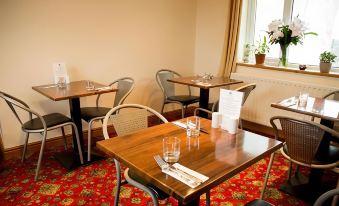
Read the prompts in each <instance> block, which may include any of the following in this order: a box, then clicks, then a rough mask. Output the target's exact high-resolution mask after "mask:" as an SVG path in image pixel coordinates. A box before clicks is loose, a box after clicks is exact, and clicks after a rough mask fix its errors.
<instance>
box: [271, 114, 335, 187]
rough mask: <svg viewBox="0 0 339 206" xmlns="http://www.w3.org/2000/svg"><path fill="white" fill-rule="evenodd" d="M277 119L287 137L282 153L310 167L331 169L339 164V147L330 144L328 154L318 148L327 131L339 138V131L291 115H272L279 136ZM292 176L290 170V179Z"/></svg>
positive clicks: (284, 135)
mask: <svg viewBox="0 0 339 206" xmlns="http://www.w3.org/2000/svg"><path fill="white" fill-rule="evenodd" d="M276 121H279V122H280V125H281V128H282V137H281V138H282V139H285V141H286V142H285V143H284V146H283V147H282V148H281V153H282V155H283V156H284V157H285V158H287V159H288V160H290V161H291V162H293V163H295V164H297V165H302V166H306V167H310V168H317V169H331V168H335V167H336V166H338V165H339V148H337V147H335V146H333V145H330V146H329V152H328V154H318V148H319V146H320V143H321V141H322V139H323V136H324V134H325V132H327V133H329V134H331V135H333V137H334V138H338V139H339V133H338V132H336V131H335V130H332V129H330V128H328V127H326V126H324V125H321V124H318V123H315V122H312V121H307V120H298V119H294V118H289V117H281V116H277V117H272V118H271V120H270V122H271V125H272V127H273V129H274V131H275V135H276V137H279V134H278V127H277V125H276V123H275V122H276ZM290 176H291V170H289V174H288V180H289V179H290Z"/></svg>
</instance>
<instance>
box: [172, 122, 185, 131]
mask: <svg viewBox="0 0 339 206" xmlns="http://www.w3.org/2000/svg"><path fill="white" fill-rule="evenodd" d="M172 123H173V124H175V125H177V126H178V127H182V128H184V129H186V128H187V126H186V124H185V123H182V122H179V121H174V122H172Z"/></svg>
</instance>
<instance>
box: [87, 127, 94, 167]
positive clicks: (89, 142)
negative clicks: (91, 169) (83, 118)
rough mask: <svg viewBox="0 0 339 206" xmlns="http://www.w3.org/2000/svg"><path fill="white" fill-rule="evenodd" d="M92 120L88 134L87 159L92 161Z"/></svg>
mask: <svg viewBox="0 0 339 206" xmlns="http://www.w3.org/2000/svg"><path fill="white" fill-rule="evenodd" d="M92 123H93V122H92V121H89V123H88V136H87V141H88V142H87V160H88V161H91V146H92V145H91V144H92Z"/></svg>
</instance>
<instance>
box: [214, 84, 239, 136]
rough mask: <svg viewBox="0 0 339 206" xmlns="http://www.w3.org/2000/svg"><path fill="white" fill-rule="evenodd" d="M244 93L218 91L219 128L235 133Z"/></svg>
mask: <svg viewBox="0 0 339 206" xmlns="http://www.w3.org/2000/svg"><path fill="white" fill-rule="evenodd" d="M243 98H244V93H243V92H239V91H233V90H226V89H221V90H220V99H219V113H221V116H222V118H221V119H222V120H221V128H222V129H225V130H228V131H229V132H230V133H232V134H233V133H235V132H236V128H237V127H238V120H239V118H240V112H241V106H242V101H243Z"/></svg>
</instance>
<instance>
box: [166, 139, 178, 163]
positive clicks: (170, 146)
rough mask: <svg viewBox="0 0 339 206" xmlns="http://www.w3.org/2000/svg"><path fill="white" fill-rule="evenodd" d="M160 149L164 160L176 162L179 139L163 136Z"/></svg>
mask: <svg viewBox="0 0 339 206" xmlns="http://www.w3.org/2000/svg"><path fill="white" fill-rule="evenodd" d="M162 151H163V156H164V160H165V161H166V162H169V163H170V162H177V161H178V160H179V156H180V139H178V138H177V137H165V138H164V139H163V140H162Z"/></svg>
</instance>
